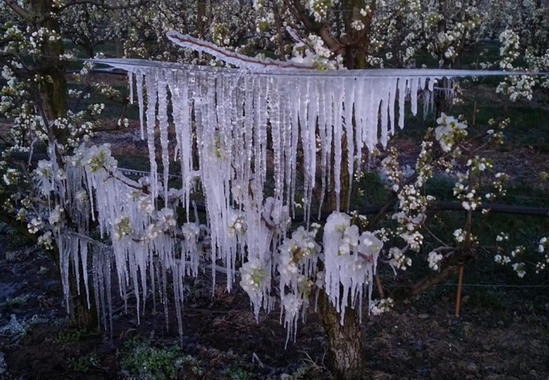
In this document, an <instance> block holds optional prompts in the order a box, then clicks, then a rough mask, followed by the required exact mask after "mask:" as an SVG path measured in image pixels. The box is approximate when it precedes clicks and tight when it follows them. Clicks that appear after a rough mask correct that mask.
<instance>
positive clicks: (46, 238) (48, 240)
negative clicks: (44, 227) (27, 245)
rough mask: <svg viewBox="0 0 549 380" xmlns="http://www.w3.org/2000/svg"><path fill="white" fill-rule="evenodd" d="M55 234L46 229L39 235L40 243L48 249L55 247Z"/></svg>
mask: <svg viewBox="0 0 549 380" xmlns="http://www.w3.org/2000/svg"><path fill="white" fill-rule="evenodd" d="M52 237H53V235H52V233H51V231H46V232H45V233H44V234H43V235H41V236H39V237H38V241H37V243H38V245H39V246H40V247H42V248H43V249H45V250H47V251H51V250H53V248H54V245H53V239H52Z"/></svg>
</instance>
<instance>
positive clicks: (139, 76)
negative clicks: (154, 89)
mask: <svg viewBox="0 0 549 380" xmlns="http://www.w3.org/2000/svg"><path fill="white" fill-rule="evenodd" d="M135 81H136V90H137V104H138V106H139V127H140V129H141V140H144V139H145V131H144V122H143V114H144V112H145V110H144V104H143V103H144V102H143V74H142V73H141V72H140V71H137V72H136V73H135Z"/></svg>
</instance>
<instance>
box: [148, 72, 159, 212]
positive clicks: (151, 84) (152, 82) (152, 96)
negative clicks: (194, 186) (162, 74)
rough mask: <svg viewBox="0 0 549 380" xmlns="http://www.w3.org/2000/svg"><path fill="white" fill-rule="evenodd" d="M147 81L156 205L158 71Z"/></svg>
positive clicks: (150, 144)
mask: <svg viewBox="0 0 549 380" xmlns="http://www.w3.org/2000/svg"><path fill="white" fill-rule="evenodd" d="M146 80H147V112H146V113H147V146H148V148H149V163H150V185H151V197H152V202H153V204H156V198H157V197H158V173H157V170H158V169H157V165H156V150H155V146H154V142H155V129H156V103H157V93H156V91H157V88H158V85H157V81H158V73H157V71H156V70H154V71H152V72H149V73H148V75H147V76H146Z"/></svg>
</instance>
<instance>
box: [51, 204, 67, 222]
mask: <svg viewBox="0 0 549 380" xmlns="http://www.w3.org/2000/svg"><path fill="white" fill-rule="evenodd" d="M64 213H65V210H63V207H61V206H60V205H56V206H55V207H54V208H53V210H51V211H50V215H49V217H48V222H49V223H50V224H51V225H52V226H55V225H57V224H59V223H61V222H62V220H63V214H64Z"/></svg>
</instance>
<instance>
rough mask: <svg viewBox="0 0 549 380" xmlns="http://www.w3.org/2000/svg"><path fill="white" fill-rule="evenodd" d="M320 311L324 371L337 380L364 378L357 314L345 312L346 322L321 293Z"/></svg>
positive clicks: (349, 311)
mask: <svg viewBox="0 0 549 380" xmlns="http://www.w3.org/2000/svg"><path fill="white" fill-rule="evenodd" d="M319 308H320V315H321V317H322V322H323V325H324V332H325V334H326V340H327V343H328V355H327V358H326V359H327V362H326V365H327V367H328V368H329V369H330V370H331V371H332V373H333V374H334V375H335V377H336V379H341V380H353V379H363V378H364V361H365V360H364V359H365V357H364V356H365V355H364V350H363V346H362V339H361V336H362V334H361V328H360V323H359V318H358V311H357V310H353V309H351V308H350V307H348V308H346V309H345V320H344V323H343V325H341V323H340V320H341V316H340V314H339V313H338V312H337V311H336V309H335V307H334V306H333V305H332V304H331V303H330V300H329V299H328V298H327V297H326V295H325V294H324V293H322V294H321V296H320V297H319Z"/></svg>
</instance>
